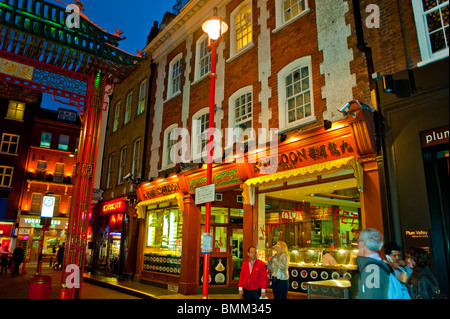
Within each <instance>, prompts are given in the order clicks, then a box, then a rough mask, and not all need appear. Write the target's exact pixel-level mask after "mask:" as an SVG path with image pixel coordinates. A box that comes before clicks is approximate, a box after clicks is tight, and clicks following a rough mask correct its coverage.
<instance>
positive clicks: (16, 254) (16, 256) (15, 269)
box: [11, 243, 24, 277]
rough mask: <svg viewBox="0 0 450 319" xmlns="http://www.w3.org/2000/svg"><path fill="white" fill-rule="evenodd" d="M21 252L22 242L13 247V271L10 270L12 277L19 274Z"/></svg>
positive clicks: (21, 258) (21, 260) (21, 259)
mask: <svg viewBox="0 0 450 319" xmlns="http://www.w3.org/2000/svg"><path fill="white" fill-rule="evenodd" d="M23 254H24V252H23V244H22V243H20V244H19V245H18V246H17V247H16V248H15V249H14V252H13V264H14V267H13V271H12V274H11V276H12V277H14V276H16V275H18V274H19V266H20V264H21V263H22V262H23Z"/></svg>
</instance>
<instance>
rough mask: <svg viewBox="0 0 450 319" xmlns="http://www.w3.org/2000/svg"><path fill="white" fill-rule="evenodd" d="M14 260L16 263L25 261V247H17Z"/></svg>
mask: <svg viewBox="0 0 450 319" xmlns="http://www.w3.org/2000/svg"><path fill="white" fill-rule="evenodd" d="M13 260H14V263H15V264H20V263H22V262H23V248H21V247H16V248H15V249H14V252H13Z"/></svg>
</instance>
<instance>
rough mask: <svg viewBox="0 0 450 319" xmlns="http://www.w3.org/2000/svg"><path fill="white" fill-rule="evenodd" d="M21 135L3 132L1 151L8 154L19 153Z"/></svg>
mask: <svg viewBox="0 0 450 319" xmlns="http://www.w3.org/2000/svg"><path fill="white" fill-rule="evenodd" d="M19 139H20V136H19V135H15V134H8V133H3V136H2V145H1V148H0V149H1V152H2V153H6V154H17V149H18V147H19Z"/></svg>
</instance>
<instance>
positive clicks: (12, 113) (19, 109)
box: [6, 101, 25, 121]
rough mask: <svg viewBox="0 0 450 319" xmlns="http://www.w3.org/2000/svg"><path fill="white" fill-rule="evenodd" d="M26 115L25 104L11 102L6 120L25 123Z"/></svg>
mask: <svg viewBox="0 0 450 319" xmlns="http://www.w3.org/2000/svg"><path fill="white" fill-rule="evenodd" d="M24 113H25V103H23V102H17V101H9V104H8V111H7V112H6V118H7V119H11V120H19V121H23V115H24Z"/></svg>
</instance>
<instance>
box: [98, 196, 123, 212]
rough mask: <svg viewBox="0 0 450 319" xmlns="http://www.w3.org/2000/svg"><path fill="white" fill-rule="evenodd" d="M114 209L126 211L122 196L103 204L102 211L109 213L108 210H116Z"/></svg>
mask: <svg viewBox="0 0 450 319" xmlns="http://www.w3.org/2000/svg"><path fill="white" fill-rule="evenodd" d="M116 211H120V212H125V211H126V206H125V201H124V199H123V198H120V199H117V200H113V201H109V202H107V203H105V204H104V205H103V208H102V212H103V213H104V214H106V213H109V212H116Z"/></svg>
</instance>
